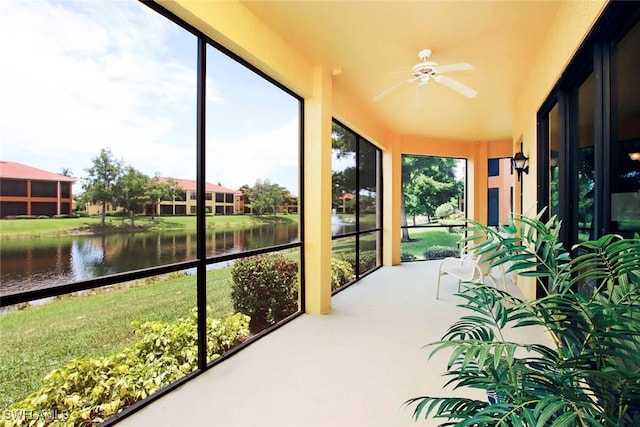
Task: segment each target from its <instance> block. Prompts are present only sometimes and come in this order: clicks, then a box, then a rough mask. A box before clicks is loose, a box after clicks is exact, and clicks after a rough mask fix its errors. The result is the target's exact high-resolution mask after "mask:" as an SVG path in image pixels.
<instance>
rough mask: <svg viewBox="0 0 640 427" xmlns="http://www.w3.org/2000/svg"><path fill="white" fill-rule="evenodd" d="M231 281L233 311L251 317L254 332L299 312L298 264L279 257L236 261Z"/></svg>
mask: <svg viewBox="0 0 640 427" xmlns="http://www.w3.org/2000/svg"><path fill="white" fill-rule="evenodd" d="M231 278H232V280H233V283H232V284H231V298H232V299H233V307H234V309H235V310H236V311H239V312H241V313H245V314H246V315H248V316H250V317H251V329H252V330H253V331H259V330H261V329H264V327H266V326H269V325H273V324H274V323H276V322H278V321H280V320H282V319H284V318H285V317H287V316H289V315H291V314H293V313H295V312H296V311H298V263H297V262H295V261H292V260H289V259H287V258H285V257H284V256H283V255H281V254H266V255H258V256H253V257H248V258H243V259H239V260H237V261H236V262H235V263H234V265H233V268H232V269H231Z"/></svg>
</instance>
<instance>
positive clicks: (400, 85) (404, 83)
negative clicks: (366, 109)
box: [373, 77, 419, 102]
mask: <svg viewBox="0 0 640 427" xmlns="http://www.w3.org/2000/svg"><path fill="white" fill-rule="evenodd" d="M418 79H419V77H414V78H411V79H408V80H404V81H401V82H400V83H398V84H397V85H394V86H391V87H390V88H389V89H387V90H385V91H384V92H382V93H379V94H378V95H376V97H375V98H373V100H374V101H375V102H378V101H380V100H381V99H382V98H384V97H385V96H388V95H391V94H392V93H393V92H395V91H397V90H399V89H402V88H403V87H405V86H409V85H410V84H411V83H413V82H415V81H416V80H418Z"/></svg>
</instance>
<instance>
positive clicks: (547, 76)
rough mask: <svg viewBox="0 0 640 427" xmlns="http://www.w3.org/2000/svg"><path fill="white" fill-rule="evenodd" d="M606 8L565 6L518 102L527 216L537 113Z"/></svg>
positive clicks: (531, 204) (526, 288)
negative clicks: (525, 161) (525, 164)
mask: <svg viewBox="0 0 640 427" xmlns="http://www.w3.org/2000/svg"><path fill="white" fill-rule="evenodd" d="M606 4H607V1H605V0H591V1H580V2H578V1H567V2H562V5H561V7H560V9H559V10H558V14H557V15H556V17H555V20H554V22H553V25H552V26H551V27H550V29H549V32H548V33H547V37H546V38H545V39H543V40H540V43H541V49H540V52H539V54H538V56H537V58H536V61H535V63H534V65H533V66H532V67H531V69H530V70H529V78H528V79H527V81H528V84H527V85H525V87H524V88H523V90H522V92H521V93H520V94H519V96H518V98H517V101H516V109H515V111H514V130H513V149H514V153H515V152H516V151H519V148H520V142H521V141H522V142H523V152H524V154H525V155H527V156H528V157H529V164H530V172H529V174H528V175H523V180H522V186H523V191H522V199H523V206H522V207H521V212H523V213H525V214H527V213H529V214H532V213H535V212H536V202H537V177H538V171H537V170H536V167H535V165H536V164H537V153H536V146H537V133H536V113H537V112H538V110H539V109H540V107H541V105H542V103H543V102H544V101H545V99H546V98H547V96H548V95H549V93H550V92H551V90H552V88H553V86H554V85H555V84H556V82H557V81H558V79H559V78H560V75H561V74H562V72H563V71H564V69H565V68H566V66H567V65H568V64H569V62H570V61H571V58H572V57H573V55H574V54H575V53H576V51H577V50H578V48H579V46H580V43H581V42H582V41H583V40H584V38H585V37H586V35H587V34H588V32H589V29H590V28H591V27H592V26H593V24H594V22H595V21H596V19H597V18H598V16H600V14H601V13H602V10H603V8H604V6H605V5H606ZM518 189H519V186H518V185H516V197H515V200H516V201H519V200H520V195H519V192H518ZM518 284H519V286H520V288H521V289H522V291H523V293H524V295H525V297H527V298H534V297H535V283H534V281H533V280H527V279H526V278H519V281H518Z"/></svg>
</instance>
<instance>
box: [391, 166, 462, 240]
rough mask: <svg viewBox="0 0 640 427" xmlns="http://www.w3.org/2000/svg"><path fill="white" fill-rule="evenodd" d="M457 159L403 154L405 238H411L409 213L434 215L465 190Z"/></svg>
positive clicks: (403, 236)
mask: <svg viewBox="0 0 640 427" xmlns="http://www.w3.org/2000/svg"><path fill="white" fill-rule="evenodd" d="M455 166H456V159H451V158H444V157H431V156H403V157H402V199H401V215H402V218H401V221H402V224H401V225H402V227H403V228H402V241H403V242H408V241H409V240H410V238H409V230H408V229H407V228H406V227H407V213H409V214H410V215H412V216H414V217H415V215H427V216H428V217H433V215H434V213H435V210H436V208H437V207H438V206H440V205H441V204H443V203H447V202H449V201H451V199H455V198H456V196H458V194H460V192H461V191H462V190H463V183H462V182H460V181H458V180H457V179H456V172H455Z"/></svg>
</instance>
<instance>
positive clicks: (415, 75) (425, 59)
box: [374, 49, 478, 101]
mask: <svg viewBox="0 0 640 427" xmlns="http://www.w3.org/2000/svg"><path fill="white" fill-rule="evenodd" d="M431 53H432V52H431V49H423V50H421V51H420V52H418V58H420V62H419V63H417V64H416V65H414V66H413V67H411V75H412V77H411V78H410V79H408V80H404V81H402V82H400V83H398V84H396V85H395V86H392V87H390V88H389V89H387V90H385V91H384V92H382V93H380V94H378V95H377V96H376V97H375V98H374V101H380V100H381V99H382V98H385V97H386V96H388V95H391V94H392V93H393V92H395V91H397V90H398V89H401V88H403V87H405V86H408V85H410V84H411V83H413V82H415V81H418V87H420V86H425V85H427V84H429V81H431V80H435V82H436V83H440V84H442V85H443V86H446V87H448V88H449V89H452V90H454V91H456V92H458V93H460V94H461V95H464V96H466V97H467V98H473V97H475V96H476V95H477V94H478V92H477V91H476V90H474V89H472V88H470V87H469V86H467V85H464V84H462V83H460V82H459V81H457V80H453V79H452V78H450V77H447V76H444V75H443V74H444V73H448V72H452V71H467V70H473V65H471V64H467V63H464V62H463V63H459V64H449V65H443V66H439V65H438V63H437V62H433V61H429V58H430V57H431Z"/></svg>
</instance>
